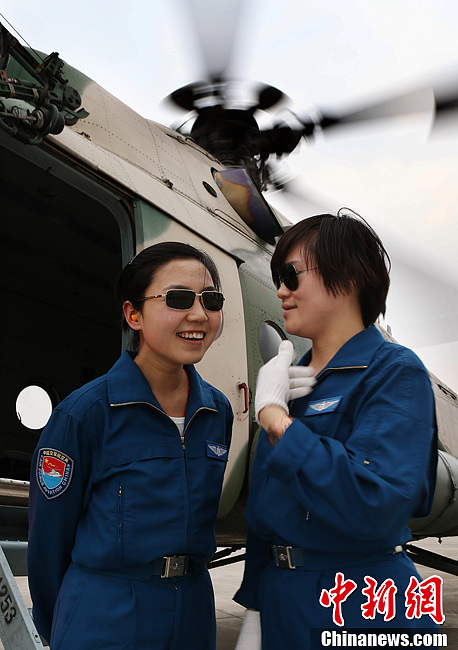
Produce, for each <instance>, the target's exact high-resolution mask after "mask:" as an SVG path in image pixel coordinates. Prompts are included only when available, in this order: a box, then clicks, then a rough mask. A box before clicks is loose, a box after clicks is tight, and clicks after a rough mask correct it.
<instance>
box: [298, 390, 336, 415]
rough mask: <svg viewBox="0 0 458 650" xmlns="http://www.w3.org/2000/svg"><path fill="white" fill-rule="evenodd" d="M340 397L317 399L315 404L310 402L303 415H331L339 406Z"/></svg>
mask: <svg viewBox="0 0 458 650" xmlns="http://www.w3.org/2000/svg"><path fill="white" fill-rule="evenodd" d="M341 399H342V395H339V396H338V397H327V398H325V399H319V400H316V401H315V402H310V403H309V405H308V407H307V410H306V412H305V415H319V414H321V413H331V412H332V411H335V410H336V408H337V407H338V406H339V404H340V401H341Z"/></svg>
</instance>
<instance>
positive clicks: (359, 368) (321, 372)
mask: <svg viewBox="0 0 458 650" xmlns="http://www.w3.org/2000/svg"><path fill="white" fill-rule="evenodd" d="M368 367H369V366H338V367H336V368H323V370H321V371H320V372H319V373H318V374H317V375H316V377H315V379H316V380H317V381H318V380H319V379H321V378H322V377H323V375H325V374H326V373H327V372H332V371H333V370H367V368H368Z"/></svg>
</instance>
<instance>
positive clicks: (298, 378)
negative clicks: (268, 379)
mask: <svg viewBox="0 0 458 650" xmlns="http://www.w3.org/2000/svg"><path fill="white" fill-rule="evenodd" d="M288 374H289V395H288V402H291V400H293V399H299V397H304V396H305V395H308V394H309V393H310V392H311V391H312V388H313V387H314V386H315V384H316V379H315V377H314V375H315V370H314V369H313V368H312V367H311V366H291V367H290V368H289V371H288Z"/></svg>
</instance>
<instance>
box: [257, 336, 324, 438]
mask: <svg viewBox="0 0 458 650" xmlns="http://www.w3.org/2000/svg"><path fill="white" fill-rule="evenodd" d="M293 360H294V348H293V344H292V343H291V341H282V342H281V344H280V347H279V348H278V354H277V356H276V357H274V358H273V359H271V360H270V361H269V362H268V363H266V364H265V365H264V366H262V368H261V369H260V370H259V374H258V380H257V384H256V396H255V412H256V420H257V422H258V423H259V424H260V425H261V426H262V427H263V429H265V430H266V432H267V439H268V440H269V442H270V444H271V445H272V446H273V447H274V446H275V445H276V444H277V442H278V441H279V440H280V438H281V436H282V435H283V433H284V432H285V430H286V429H287V428H288V427H289V425H290V424H291V422H292V418H291V417H289V415H288V413H289V411H288V402H289V401H290V400H292V399H298V398H299V397H304V395H308V393H310V391H311V390H312V388H313V386H314V385H315V378H314V376H313V375H314V370H313V368H311V367H310V366H291V364H292V362H293Z"/></svg>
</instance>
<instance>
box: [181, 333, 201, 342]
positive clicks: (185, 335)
mask: <svg viewBox="0 0 458 650" xmlns="http://www.w3.org/2000/svg"><path fill="white" fill-rule="evenodd" d="M178 336H180V337H181V338H182V339H197V340H202V339H203V338H204V333H203V332H181V333H179V334H178Z"/></svg>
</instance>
